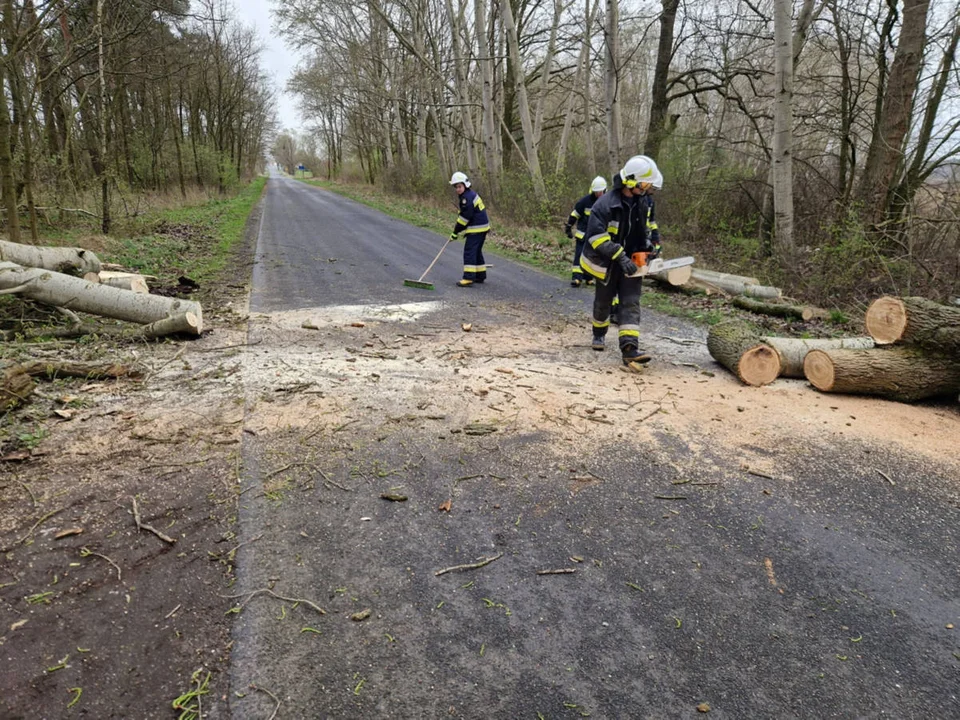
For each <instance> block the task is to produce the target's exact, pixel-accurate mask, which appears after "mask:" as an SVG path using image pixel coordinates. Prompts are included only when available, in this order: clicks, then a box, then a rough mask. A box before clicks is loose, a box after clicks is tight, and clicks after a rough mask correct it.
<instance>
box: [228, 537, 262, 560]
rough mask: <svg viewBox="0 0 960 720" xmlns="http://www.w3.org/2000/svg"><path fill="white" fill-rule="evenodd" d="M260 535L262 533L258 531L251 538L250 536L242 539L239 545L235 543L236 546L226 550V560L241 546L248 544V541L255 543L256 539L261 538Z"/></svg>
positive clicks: (231, 557)
mask: <svg viewBox="0 0 960 720" xmlns="http://www.w3.org/2000/svg"><path fill="white" fill-rule="evenodd" d="M262 537H263V533H260V534H259V535H257V536H256V537H252V538H250V539H249V540H244V541H243V542H242V543H240V544H239V545H236V546H234V547H232V548H230V549H229V550H228V551H227V559H228V560H233V558H234V557H235V556H236V552H237V550H239V549H240V548H242V547H243V546H244V545H249V544H250V543H255V542H256V541H257V540H259V539H260V538H262ZM221 557H222V556H221Z"/></svg>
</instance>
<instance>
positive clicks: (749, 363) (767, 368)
mask: <svg viewBox="0 0 960 720" xmlns="http://www.w3.org/2000/svg"><path fill="white" fill-rule="evenodd" d="M707 349H708V350H709V351H710V355H711V356H712V357H713V359H714V360H716V361H717V362H718V363H720V364H721V365H723V366H724V367H725V368H727V369H728V370H730V372H732V373H733V374H734V375H736V376H737V377H738V378H740V380H741V381H742V382H744V383H746V384H747V385H754V386H760V385H766V384H767V383H771V382H773V381H774V380H776V379H777V376H778V375H779V374H780V355H779V354H778V353H777V351H776V349H775V348H773V347H771V346H770V345H768V344H766V343H765V342H764V341H763V338H762V337H761V336H760V334H759V333H757V332H756V331H755V330H753V329H752V328H749V327H747V326H746V325H744V324H742V323H735V322H729V323H721V324H719V325H714V326H713V327H712V328H710V332H709V333H707Z"/></svg>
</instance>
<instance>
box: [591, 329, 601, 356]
mask: <svg viewBox="0 0 960 720" xmlns="http://www.w3.org/2000/svg"><path fill="white" fill-rule="evenodd" d="M590 347H592V348H593V349H594V350H596V351H597V352H601V351H602V350H603V347H604V336H603V335H597V333H594V334H593V340H592V341H591V342H590Z"/></svg>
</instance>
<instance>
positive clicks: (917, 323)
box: [866, 295, 960, 353]
mask: <svg viewBox="0 0 960 720" xmlns="http://www.w3.org/2000/svg"><path fill="white" fill-rule="evenodd" d="M866 325H867V332H868V333H870V336H871V337H873V339H874V340H876V341H877V344H878V345H889V344H893V343H904V344H909V345H919V346H920V347H922V348H926V349H927V350H934V351H937V352H944V353H960V308H953V307H950V306H949V305H941V304H940V303H936V302H933V301H932V300H927V299H926V298H921V297H905V298H895V297H890V296H889V295H886V296H884V297H881V298H878V299H876V300H874V301H873V302H872V303H871V304H870V307H869V308H867V316H866Z"/></svg>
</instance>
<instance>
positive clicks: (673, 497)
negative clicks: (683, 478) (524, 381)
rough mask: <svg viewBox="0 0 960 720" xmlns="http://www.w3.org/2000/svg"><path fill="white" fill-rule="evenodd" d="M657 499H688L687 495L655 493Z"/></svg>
mask: <svg viewBox="0 0 960 720" xmlns="http://www.w3.org/2000/svg"><path fill="white" fill-rule="evenodd" d="M653 497H654V499H655V500H686V499H687V496H686V495H654V496H653Z"/></svg>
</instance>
